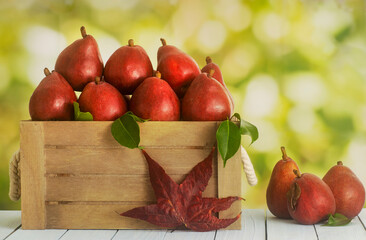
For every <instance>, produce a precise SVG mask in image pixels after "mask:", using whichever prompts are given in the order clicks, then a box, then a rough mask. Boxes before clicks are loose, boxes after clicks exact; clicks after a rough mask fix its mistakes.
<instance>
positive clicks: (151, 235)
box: [112, 230, 167, 240]
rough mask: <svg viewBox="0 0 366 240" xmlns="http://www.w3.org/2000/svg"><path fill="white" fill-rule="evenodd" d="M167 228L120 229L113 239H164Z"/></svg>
mask: <svg viewBox="0 0 366 240" xmlns="http://www.w3.org/2000/svg"><path fill="white" fill-rule="evenodd" d="M166 232H167V231H166V230H118V232H117V234H116V235H115V236H114V237H113V238H112V239H113V240H127V239H128V240H141V239H148V240H163V239H164V236H165V234H166Z"/></svg>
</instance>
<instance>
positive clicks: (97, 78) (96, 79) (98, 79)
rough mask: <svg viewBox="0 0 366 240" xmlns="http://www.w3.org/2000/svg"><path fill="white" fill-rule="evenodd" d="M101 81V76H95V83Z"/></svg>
mask: <svg viewBox="0 0 366 240" xmlns="http://www.w3.org/2000/svg"><path fill="white" fill-rule="evenodd" d="M99 83H100V77H95V84H97V85H98V84H99Z"/></svg>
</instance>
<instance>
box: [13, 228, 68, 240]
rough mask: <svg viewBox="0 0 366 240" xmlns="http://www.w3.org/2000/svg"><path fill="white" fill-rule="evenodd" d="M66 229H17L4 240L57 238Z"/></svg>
mask: <svg viewBox="0 0 366 240" xmlns="http://www.w3.org/2000/svg"><path fill="white" fill-rule="evenodd" d="M66 231H67V230H64V229H63V230H54V229H52V230H50V229H46V230H24V229H18V230H16V231H15V232H14V233H13V234H11V235H10V236H9V237H8V238H7V239H6V240H41V239H42V240H43V239H47V240H57V239H60V237H62V235H64V234H65V233H66Z"/></svg>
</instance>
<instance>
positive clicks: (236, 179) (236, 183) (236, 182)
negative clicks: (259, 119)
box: [217, 151, 242, 229]
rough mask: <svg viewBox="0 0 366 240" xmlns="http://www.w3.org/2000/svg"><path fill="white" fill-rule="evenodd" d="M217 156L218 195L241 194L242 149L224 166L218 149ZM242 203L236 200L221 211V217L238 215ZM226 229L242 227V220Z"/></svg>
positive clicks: (221, 196)
mask: <svg viewBox="0 0 366 240" xmlns="http://www.w3.org/2000/svg"><path fill="white" fill-rule="evenodd" d="M217 158H218V160H217V163H218V164H217V184H218V197H219V198H224V197H229V196H241V180H242V179H241V172H242V164H241V159H240V151H237V152H236V154H235V155H234V156H233V157H232V158H230V159H229V160H228V161H227V162H226V166H225V167H224V166H223V160H222V158H221V156H220V153H219V152H218V151H217ZM241 204H242V203H241V201H236V202H234V203H233V205H232V206H231V207H230V208H229V209H227V210H225V211H222V212H220V213H219V218H233V217H235V216H237V215H238V214H239V213H240V211H241ZM226 229H241V220H240V219H238V220H237V221H236V222H234V223H233V224H231V225H230V226H229V227H227V228H226Z"/></svg>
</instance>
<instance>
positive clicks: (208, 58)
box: [206, 56, 212, 64]
mask: <svg viewBox="0 0 366 240" xmlns="http://www.w3.org/2000/svg"><path fill="white" fill-rule="evenodd" d="M209 63H212V59H211V57H210V56H207V57H206V64H209Z"/></svg>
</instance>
